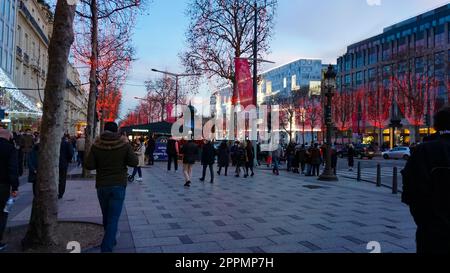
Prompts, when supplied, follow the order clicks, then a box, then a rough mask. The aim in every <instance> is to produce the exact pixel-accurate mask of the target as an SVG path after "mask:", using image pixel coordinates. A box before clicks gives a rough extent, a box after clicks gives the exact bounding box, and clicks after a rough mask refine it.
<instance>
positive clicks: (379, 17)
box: [121, 0, 449, 117]
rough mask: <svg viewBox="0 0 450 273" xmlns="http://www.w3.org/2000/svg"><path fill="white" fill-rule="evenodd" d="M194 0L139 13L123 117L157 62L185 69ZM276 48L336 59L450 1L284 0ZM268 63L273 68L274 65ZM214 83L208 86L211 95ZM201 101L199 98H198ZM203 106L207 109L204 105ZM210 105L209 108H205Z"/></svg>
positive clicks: (287, 57)
mask: <svg viewBox="0 0 450 273" xmlns="http://www.w3.org/2000/svg"><path fill="white" fill-rule="evenodd" d="M188 2H189V0H164V1H163V0H153V3H151V4H150V5H149V7H148V11H147V12H146V15H141V16H140V17H139V18H138V23H137V26H136V29H135V35H134V41H133V43H134V45H135V47H136V51H137V56H136V58H137V59H138V60H137V61H136V62H134V63H133V65H132V69H131V71H130V73H129V77H128V82H127V85H126V86H125V88H124V93H123V98H124V100H123V103H122V111H121V117H122V116H123V115H124V114H125V113H126V112H127V111H128V109H130V108H133V107H135V106H136V105H137V103H138V102H137V101H136V100H135V99H134V97H135V96H145V87H144V86H143V84H144V81H145V80H148V79H150V78H152V77H156V76H158V75H155V73H152V72H151V71H150V69H151V68H157V69H160V70H168V71H173V72H182V71H183V67H182V66H181V65H180V60H179V57H178V54H179V53H180V52H181V51H182V49H183V47H184V45H185V38H184V37H185V35H184V33H185V31H186V28H187V26H188V24H189V21H188V18H187V17H186V16H185V11H186V7H187V3H188ZM278 2H279V5H278V12H277V18H276V24H275V29H274V37H273V39H272V42H271V53H270V54H269V55H268V56H267V57H266V58H265V59H268V60H271V61H274V62H275V63H276V64H274V65H272V66H279V65H282V64H284V63H287V62H290V61H293V60H295V59H299V58H318V59H322V60H323V62H324V63H336V59H337V57H338V56H340V55H342V54H344V53H345V50H346V46H348V45H350V44H352V43H354V42H357V41H360V40H362V39H365V38H369V37H371V36H373V35H376V34H379V33H381V32H382V31H383V28H385V27H387V26H390V25H392V24H395V23H398V22H400V21H402V20H405V19H408V18H410V17H413V16H415V15H418V14H420V13H422V12H425V11H428V10H431V9H434V8H436V7H439V6H441V5H444V4H447V3H449V1H447V0H321V1H318V0H279V1H278ZM264 68H267V69H268V68H271V67H270V66H267V67H264ZM212 88H213V87H205V88H202V91H201V92H200V94H198V95H197V96H196V99H197V100H199V99H201V98H203V99H206V100H207V101H208V98H209V96H210V90H207V89H212ZM197 103H198V102H197ZM200 111H202V110H200ZM205 111H206V109H205Z"/></svg>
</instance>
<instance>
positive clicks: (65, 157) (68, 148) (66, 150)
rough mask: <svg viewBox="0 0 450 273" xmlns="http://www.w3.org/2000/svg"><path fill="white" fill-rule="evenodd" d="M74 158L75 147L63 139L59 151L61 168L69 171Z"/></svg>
mask: <svg viewBox="0 0 450 273" xmlns="http://www.w3.org/2000/svg"><path fill="white" fill-rule="evenodd" d="M72 157H73V147H72V144H71V143H70V142H69V141H67V140H66V139H63V140H62V141H61V146H60V149H59V168H60V169H67V168H68V167H69V163H70V162H71V161H72Z"/></svg>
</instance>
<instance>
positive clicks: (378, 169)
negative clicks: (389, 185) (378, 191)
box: [377, 164, 381, 187]
mask: <svg viewBox="0 0 450 273" xmlns="http://www.w3.org/2000/svg"><path fill="white" fill-rule="evenodd" d="M377 187H381V165H380V164H378V165H377Z"/></svg>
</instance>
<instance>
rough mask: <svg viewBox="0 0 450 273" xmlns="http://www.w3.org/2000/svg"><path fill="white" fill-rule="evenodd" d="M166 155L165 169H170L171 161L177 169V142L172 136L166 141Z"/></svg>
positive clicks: (176, 169)
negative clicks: (167, 159)
mask: <svg viewBox="0 0 450 273" xmlns="http://www.w3.org/2000/svg"><path fill="white" fill-rule="evenodd" d="M167 156H168V158H169V161H168V163H167V170H168V171H170V169H171V166H172V161H173V164H174V167H175V171H178V142H177V141H176V140H175V139H174V138H173V137H171V138H169V140H168V141H167Z"/></svg>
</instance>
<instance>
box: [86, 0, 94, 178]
mask: <svg viewBox="0 0 450 273" xmlns="http://www.w3.org/2000/svg"><path fill="white" fill-rule="evenodd" d="M90 8H91V16H92V17H91V24H92V29H91V71H90V76H89V84H90V85H89V101H88V112H87V126H86V147H85V151H86V152H85V154H84V158H85V161H86V160H87V156H88V154H89V151H90V149H91V146H92V144H93V143H94V134H95V132H94V127H95V126H94V123H95V122H97V121H96V120H95V111H96V108H97V62H98V9H97V0H91V4H90ZM88 176H89V171H88V170H86V169H84V168H83V177H85V178H86V177H88Z"/></svg>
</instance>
